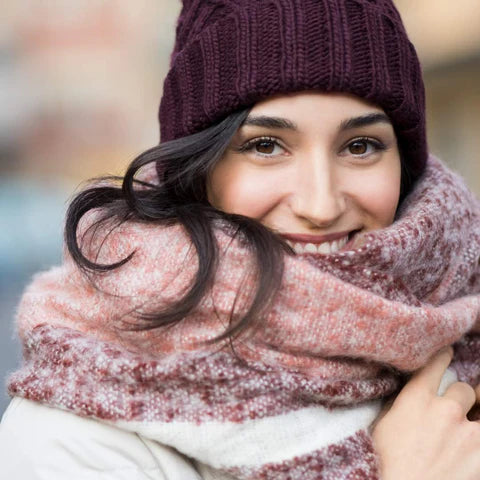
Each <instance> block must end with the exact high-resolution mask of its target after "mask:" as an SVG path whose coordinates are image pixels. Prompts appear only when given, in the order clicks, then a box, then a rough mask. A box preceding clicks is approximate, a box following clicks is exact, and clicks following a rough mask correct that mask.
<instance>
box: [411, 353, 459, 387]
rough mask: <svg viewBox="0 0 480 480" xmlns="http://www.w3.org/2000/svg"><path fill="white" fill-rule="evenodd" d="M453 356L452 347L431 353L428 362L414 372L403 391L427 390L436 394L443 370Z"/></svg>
mask: <svg viewBox="0 0 480 480" xmlns="http://www.w3.org/2000/svg"><path fill="white" fill-rule="evenodd" d="M452 357H453V348H452V347H445V348H442V350H440V351H439V352H437V353H436V354H435V355H433V356H432V357H431V358H430V360H429V361H428V363H427V364H426V365H424V366H423V367H422V368H421V369H419V370H417V372H415V373H414V375H413V376H412V378H411V379H410V381H409V382H408V383H407V385H406V386H405V388H404V389H403V390H402V392H403V391H408V390H427V391H428V392H430V393H432V394H433V395H436V394H437V392H438V389H439V387H440V382H441V381H442V378H443V374H444V373H445V370H446V369H447V367H448V366H449V365H450V362H451V361H452Z"/></svg>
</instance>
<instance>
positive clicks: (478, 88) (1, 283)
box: [0, 0, 480, 414]
mask: <svg viewBox="0 0 480 480" xmlns="http://www.w3.org/2000/svg"><path fill="white" fill-rule="evenodd" d="M395 3H396V5H397V7H398V9H399V10H400V12H401V14H402V17H403V20H404V23H405V26H406V28H407V31H408V33H409V35H410V38H411V40H412V42H413V44H414V45H415V46H416V48H417V51H418V54H419V56H420V60H421V62H422V65H423V70H424V78H425V83H426V89H427V115H428V116H427V126H428V140H429V145H430V149H431V151H432V152H433V153H434V154H436V155H438V156H440V157H441V158H442V159H443V160H444V161H446V162H447V163H448V164H449V165H450V166H452V167H453V168H454V169H455V170H457V171H458V172H460V173H461V174H462V175H463V176H464V177H465V178H466V180H467V182H468V183H469V185H470V186H471V188H472V189H473V190H474V191H475V192H477V194H478V193H480V153H479V152H480V134H479V127H480V28H479V25H480V2H479V0H456V1H455V2H454V3H453V4H452V2H451V1H450V0H421V1H418V0H395ZM3 5H4V6H3V7H2V19H3V22H2V23H1V24H0V103H1V105H2V108H1V109H0V378H1V380H2V385H3V383H4V380H5V377H6V376H7V375H8V373H9V372H11V371H13V370H14V368H15V367H16V366H17V365H18V362H19V361H20V349H19V346H18V343H17V341H16V339H15V332H14V324H13V321H14V315H15V308H16V304H17V303H18V301H19V299H20V295H21V292H22V290H23V288H24V287H25V285H26V284H27V283H28V281H29V280H30V278H31V276H32V274H33V273H34V272H36V271H38V270H42V269H46V268H48V267H49V266H50V265H53V264H56V263H59V262H60V260H61V244H62V221H63V215H64V212H65V208H66V205H67V203H68V200H69V199H70V198H71V196H72V194H73V193H74V192H75V191H77V190H78V188H79V186H80V185H81V184H82V182H84V181H85V180H87V179H88V178H91V177H93V176H96V175H100V174H122V173H123V171H124V168H125V167H126V165H127V164H128V163H129V162H130V161H131V160H132V159H133V158H134V157H135V156H136V155H138V154H139V153H141V152H142V151H143V150H145V149H147V148H149V147H151V146H153V145H155V144H158V141H159V129H158V124H157V110H158V105H159V100H160V97H161V93H162V84H163V79H164V77H165V75H166V73H167V68H168V61H169V56H170V52H171V50H172V48H173V42H174V34H175V21H176V17H177V16H178V14H179V12H180V8H181V2H180V0H155V1H154V0H135V1H134V2H132V1H131V0H89V1H85V0H76V1H75V2H72V1H66V2H58V1H39V0H22V1H18V0H5V1H4V3H3ZM7 403H8V397H7V395H6V393H5V389H4V388H3V386H2V387H1V393H0V414H1V413H2V412H3V410H4V409H5V407H6V405H7Z"/></svg>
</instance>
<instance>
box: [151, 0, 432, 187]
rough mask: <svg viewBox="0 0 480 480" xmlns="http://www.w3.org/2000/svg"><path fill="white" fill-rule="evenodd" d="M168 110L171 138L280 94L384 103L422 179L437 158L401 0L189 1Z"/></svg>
mask: <svg viewBox="0 0 480 480" xmlns="http://www.w3.org/2000/svg"><path fill="white" fill-rule="evenodd" d="M182 4H183V6H182V10H181V12H180V15H179V18H178V22H177V28H176V38H175V45H174V48H173V51H172V54H171V57H170V69H169V71H168V73H167V75H166V77H165V80H164V82H163V91H162V92H163V93H162V99H161V102H160V108H159V112H158V116H159V121H160V137H161V142H162V143H163V142H166V141H169V140H175V139H177V138H182V137H185V136H187V135H191V134H194V133H196V132H199V131H201V130H203V129H205V128H207V127H209V126H211V125H213V124H214V123H217V122H218V121H220V120H222V119H223V118H225V117H226V116H227V115H228V114H230V113H232V112H233V111H235V110H237V109H240V108H244V107H248V106H251V105H253V104H254V103H256V102H258V101H261V100H262V99H265V98H270V97H271V96H273V95H276V94H281V93H282V94H286V93H288V92H298V91H302V90H315V89H318V90H319V91H322V92H342V93H344V94H345V93H351V94H353V95H356V96H358V97H360V98H363V99H365V100H370V101H371V102H372V103H373V104H375V105H378V106H380V107H382V109H383V110H384V111H385V113H386V114H387V115H388V117H389V118H390V120H391V121H392V124H393V126H394V128H395V133H396V136H397V139H398V145H399V149H400V151H401V153H402V157H403V158H405V159H408V162H409V166H410V170H411V174H412V176H415V177H416V176H417V175H419V174H420V173H421V172H422V171H423V168H424V167H425V163H426V161H427V157H428V146H427V135H426V118H425V87H424V83H423V79H422V69H421V65H420V62H419V59H418V56H417V52H416V50H415V47H414V46H413V45H412V43H411V42H410V40H409V39H408V35H407V32H406V30H405V27H404V25H403V22H402V19H401V16H400V13H399V12H398V10H397V8H396V7H395V4H394V2H393V1H392V0H236V1H231V0H183V2H182Z"/></svg>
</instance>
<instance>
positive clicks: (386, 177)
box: [355, 165, 401, 228]
mask: <svg viewBox="0 0 480 480" xmlns="http://www.w3.org/2000/svg"><path fill="white" fill-rule="evenodd" d="M400 179H401V174H400V167H399V166H398V168H396V166H395V165H394V166H393V168H386V169H379V170H378V171H376V172H370V174H369V175H365V177H364V178H362V179H361V180H360V179H357V182H356V185H357V186H356V195H355V198H356V199H357V200H358V201H359V203H360V204H361V205H360V206H361V208H362V210H363V211H364V212H365V213H366V215H367V217H368V218H369V220H370V223H371V225H370V226H371V227H372V228H384V227H387V226H388V225H391V224H392V223H393V220H394V218H395V213H396V210H397V207H398V200H399V196H400Z"/></svg>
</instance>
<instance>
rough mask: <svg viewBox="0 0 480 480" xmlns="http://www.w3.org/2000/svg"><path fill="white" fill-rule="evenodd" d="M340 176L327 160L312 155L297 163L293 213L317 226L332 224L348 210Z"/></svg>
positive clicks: (292, 199)
mask: <svg viewBox="0 0 480 480" xmlns="http://www.w3.org/2000/svg"><path fill="white" fill-rule="evenodd" d="M340 177H341V172H339V171H338V169H337V168H336V167H335V165H333V164H332V163H331V162H330V161H329V159H328V157H323V156H322V158H318V156H316V157H315V156H312V157H311V158H309V161H308V162H303V163H301V164H299V165H298V169H297V176H296V181H295V185H294V186H293V188H292V191H293V195H292V197H291V208H292V211H293V213H294V214H295V215H296V216H297V217H300V218H302V219H304V220H307V221H308V222H309V223H311V224H313V225H315V226H317V227H322V228H326V227H329V226H331V225H333V224H335V222H337V220H338V219H339V218H340V217H341V216H342V215H343V214H344V213H345V211H346V208H347V202H346V198H345V193H344V192H343V189H342V185H341V178H340Z"/></svg>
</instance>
